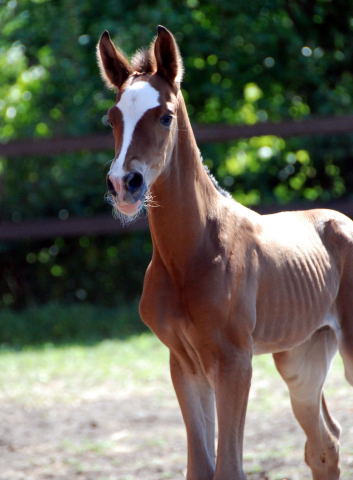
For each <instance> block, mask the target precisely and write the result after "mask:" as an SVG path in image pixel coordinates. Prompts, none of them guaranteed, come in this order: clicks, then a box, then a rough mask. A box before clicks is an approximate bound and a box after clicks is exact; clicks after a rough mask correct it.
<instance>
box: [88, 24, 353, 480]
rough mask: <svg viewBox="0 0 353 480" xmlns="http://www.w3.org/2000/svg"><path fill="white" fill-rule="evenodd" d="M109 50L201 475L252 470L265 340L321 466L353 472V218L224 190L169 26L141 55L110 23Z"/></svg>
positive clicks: (102, 60)
mask: <svg viewBox="0 0 353 480" xmlns="http://www.w3.org/2000/svg"><path fill="white" fill-rule="evenodd" d="M97 52H98V61H99V65H100V68H101V72H102V76H103V78H104V80H105V81H106V83H107V85H108V86H110V87H114V88H116V89H117V91H118V93H117V99H116V104H115V105H114V106H113V107H112V108H111V109H110V110H109V121H110V123H111V126H112V128H113V133H114V138H115V151H116V153H115V158H114V160H113V162H112V165H111V168H110V171H109V173H108V177H107V183H108V189H109V192H110V197H111V200H112V203H113V205H114V208H115V210H116V211H117V212H120V214H121V215H122V216H123V217H124V218H125V219H129V218H132V217H134V216H135V215H136V214H137V213H138V212H139V210H140V209H141V207H142V205H143V203H144V202H145V201H146V198H148V199H149V200H148V201H147V203H148V202H151V201H153V202H155V205H156V208H150V209H149V210H148V219H149V225H150V230H151V236H152V242H153V256H152V261H151V263H150V265H149V267H148V269H147V272H146V277H145V282H144V288H143V294H142V298H141V304H140V313H141V317H142V319H143V321H144V322H145V323H146V324H147V325H148V326H149V327H150V328H151V329H152V330H153V331H154V332H155V333H156V335H157V336H158V337H159V338H160V339H161V341H162V342H163V343H165V344H166V345H167V346H168V348H169V350H170V369H171V376H172V381H173V384H174V388H175V391H176V394H177V397H178V400H179V403H180V407H181V411H182V414H183V418H184V421H185V426H186V431H187V441H188V467H187V479H188V480H244V479H245V478H246V477H245V474H244V471H243V466H242V457H243V429H244V420H245V412H246V406H247V401H248V392H249V387H250V382H251V360H252V356H253V355H254V354H260V353H272V354H273V356H274V359H275V363H276V366H277V369H278V371H279V373H280V374H281V376H282V377H283V379H284V380H285V382H286V383H287V385H288V388H289V393H290V398H291V402H292V406H293V411H294V414H295V416H296V418H297V420H298V422H299V423H300V425H301V426H302V428H303V429H304V432H305V434H306V436H307V442H306V447H305V460H306V462H307V464H308V465H309V467H310V468H311V471H312V477H313V479H314V480H337V479H339V475H340V470H339V456H338V447H339V443H338V438H339V433H340V429H339V427H338V425H337V423H336V422H335V421H334V420H333V419H332V418H331V416H330V414H329V412H328V410H327V406H326V403H325V398H324V395H323V392H322V388H323V384H324V381H325V377H326V373H327V370H328V368H329V366H330V363H331V359H332V357H333V355H334V354H335V352H336V350H337V347H338V348H339V351H340V353H341V355H342V358H343V362H344V367H345V374H346V378H347V380H348V381H349V382H350V383H351V384H353V311H352V298H351V296H352V293H353V225H352V222H351V220H349V219H348V218H347V217H345V216H343V215H341V214H339V213H338V212H334V211H329V210H308V211H303V212H282V213H278V214H275V215H264V216H261V215H258V214H257V213H255V212H253V211H251V210H249V209H247V208H245V207H243V206H242V205H240V204H238V203H237V202H235V201H234V200H232V199H231V198H230V197H229V196H225V195H222V194H221V193H220V192H219V190H218V189H217V188H216V186H215V182H213V181H212V179H211V178H210V176H209V175H208V174H207V172H206V170H205V168H204V166H203V164H202V161H201V158H200V154H199V150H198V148H197V145H196V142H195V138H194V135H193V132H192V129H191V126H190V123H189V119H188V115H187V111H186V108H185V103H184V100H183V97H182V94H181V91H180V82H181V79H182V74H183V67H182V61H181V57H180V54H179V50H178V47H177V44H176V42H175V39H174V37H173V35H172V34H171V33H170V32H169V31H168V30H167V29H166V28H164V27H158V35H157V37H156V38H155V40H154V41H153V42H152V45H151V48H150V50H149V51H146V52H139V53H137V55H135V56H134V57H133V59H132V61H131V63H130V62H129V61H128V60H127V59H126V58H125V57H124V55H123V54H122V53H121V52H120V51H119V50H118V49H116V47H115V46H114V44H113V43H112V42H111V40H110V38H109V34H108V33H107V32H105V33H103V35H102V37H101V39H100V41H99V44H98V48H97ZM147 192H148V193H147ZM146 195H147V196H146ZM214 401H215V404H216V411H217V418H218V432H219V433H218V445H217V456H216V454H215V445H214V443H215V408H214Z"/></svg>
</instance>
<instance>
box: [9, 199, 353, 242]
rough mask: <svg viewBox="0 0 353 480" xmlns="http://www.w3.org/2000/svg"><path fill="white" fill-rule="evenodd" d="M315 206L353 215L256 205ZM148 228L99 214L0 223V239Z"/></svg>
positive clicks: (349, 209) (267, 210)
mask: <svg viewBox="0 0 353 480" xmlns="http://www.w3.org/2000/svg"><path fill="white" fill-rule="evenodd" d="M311 208H331V209H334V210H338V211H340V212H342V213H344V214H345V215H347V216H348V217H351V218H353V202H349V201H334V202H328V203H319V202H315V203H291V204H288V205H271V206H265V207H261V206H260V207H255V208H254V210H255V211H257V212H258V213H261V214H271V213H276V212H279V211H281V210H292V211H293V210H305V209H311ZM146 229H147V218H146V217H145V216H141V218H139V219H137V220H135V221H134V222H132V223H129V224H127V225H125V226H123V225H121V223H120V222H119V221H118V220H115V219H114V218H113V217H112V215H109V214H106V215H97V216H95V217H71V218H70V217H69V218H68V219H66V220H60V219H59V218H44V219H37V220H23V221H21V222H9V221H8V222H0V241H14V240H43V239H47V238H54V237H77V236H81V235H117V234H122V233H128V232H135V231H141V230H146Z"/></svg>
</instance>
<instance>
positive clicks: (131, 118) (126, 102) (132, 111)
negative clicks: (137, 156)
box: [110, 81, 160, 178]
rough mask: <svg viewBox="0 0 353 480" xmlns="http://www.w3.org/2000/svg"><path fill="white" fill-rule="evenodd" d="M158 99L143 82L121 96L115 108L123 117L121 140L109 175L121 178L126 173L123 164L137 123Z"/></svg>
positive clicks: (154, 91) (156, 93) (151, 89)
mask: <svg viewBox="0 0 353 480" xmlns="http://www.w3.org/2000/svg"><path fill="white" fill-rule="evenodd" d="M158 98H159V92H158V90H156V89H155V88H154V87H152V86H151V85H150V84H149V83H148V82H145V81H139V82H135V83H133V84H132V85H130V86H129V87H127V89H126V90H125V91H124V92H123V94H122V95H121V97H120V100H119V102H118V103H117V104H116V107H117V108H118V109H119V110H120V111H121V114H122V117H123V139H122V144H121V149H120V153H119V156H118V158H116V159H115V161H114V162H113V165H112V167H111V170H110V174H111V175H113V176H115V177H119V178H121V177H122V176H123V175H124V174H125V173H126V172H125V171H124V168H123V164H124V161H125V157H126V153H127V151H128V148H129V146H130V144H131V140H132V136H133V133H134V130H135V127H136V125H137V122H138V121H139V120H140V119H141V118H142V117H143V115H144V114H145V113H146V112H147V111H148V110H150V109H151V108H155V107H158V106H159V105H160V103H159V101H158Z"/></svg>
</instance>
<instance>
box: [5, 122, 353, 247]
mask: <svg viewBox="0 0 353 480" xmlns="http://www.w3.org/2000/svg"><path fill="white" fill-rule="evenodd" d="M194 132H195V135H196V139H197V141H198V143H208V142H210V143H211V142H226V141H231V140H236V139H240V138H250V137H254V136H261V135H276V136H280V137H290V136H308V135H310V136H313V135H327V134H335V135H338V134H347V133H353V115H345V116H338V117H325V118H312V119H306V120H298V121H284V122H280V123H272V122H264V123H258V124H255V125H219V124H217V125H195V126H194ZM108 149H113V138H112V135H111V134H110V133H109V134H98V135H85V136H80V137H63V138H48V139H23V140H13V141H9V142H7V143H1V142H0V156H6V157H16V156H27V155H37V156H47V155H48V156H52V155H58V154H64V153H72V152H78V151H100V150H108ZM283 208H285V209H286V210H303V209H305V208H333V209H335V210H339V211H341V212H342V213H345V214H346V215H348V216H350V217H352V218H353V203H352V202H347V201H337V202H330V203H328V204H323V203H310V204H304V203H300V204H290V205H286V206H285V207H281V206H279V205H276V206H272V207H264V208H255V210H257V211H258V212H259V213H275V212H277V211H279V210H282V209H283ZM146 228H147V220H146V218H141V219H139V220H138V221H135V222H134V223H131V224H128V225H127V226H125V227H123V226H122V225H121V224H120V223H119V222H118V221H115V220H114V219H113V218H112V216H111V215H108V214H107V215H98V216H95V217H91V218H88V217H71V218H70V217H69V218H68V219H66V220H60V219H58V218H45V219H36V220H25V221H21V222H10V221H7V222H0V240H1V241H14V240H28V239H31V240H39V239H45V238H53V237H56V236H62V237H73V236H80V235H107V234H113V235H114V234H120V233H122V232H131V231H136V230H143V229H146Z"/></svg>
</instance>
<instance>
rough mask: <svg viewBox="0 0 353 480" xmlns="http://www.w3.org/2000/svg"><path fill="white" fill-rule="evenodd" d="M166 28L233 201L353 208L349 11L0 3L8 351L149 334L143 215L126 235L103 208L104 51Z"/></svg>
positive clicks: (96, 1)
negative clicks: (140, 308)
mask: <svg viewBox="0 0 353 480" xmlns="http://www.w3.org/2000/svg"><path fill="white" fill-rule="evenodd" d="M159 23H161V24H163V25H165V26H167V27H168V28H169V29H170V30H171V31H172V32H173V33H174V34H175V36H176V38H177V41H178V43H179V46H180V49H181V53H182V56H183V58H184V64H185V78H184V82H183V92H184V95H185V98H186V103H187V105H188V109H189V114H190V117H191V120H192V122H193V124H195V126H196V127H195V130H196V133H198V134H199V138H200V141H202V143H200V148H201V152H202V155H203V158H204V161H205V163H206V164H207V165H208V166H209V167H210V169H211V170H212V172H213V173H214V175H215V176H216V177H217V179H218V180H219V182H220V183H221V185H222V186H223V187H224V188H226V189H227V190H228V191H230V192H231V193H232V195H233V196H234V198H235V199H237V200H239V201H240V202H242V203H244V204H246V205H248V206H251V207H254V208H257V209H258V210H259V211H275V210H276V209H280V208H281V209H284V208H294V207H297V206H299V207H300V206H308V205H309V206H310V205H311V206H313V207H315V206H317V205H327V206H331V205H332V206H334V207H335V208H336V207H337V208H339V209H341V210H342V211H344V212H346V213H348V214H350V212H351V211H352V210H351V207H350V205H351V200H352V197H353V194H352V192H353V168H352V158H353V135H352V132H353V120H352V118H353V117H352V116H351V114H352V94H353V75H352V74H353V41H352V40H353V38H352V37H353V3H352V2H349V1H347V0H346V1H344V0H335V1H334V2H333V1H330V0H310V1H309V0H290V1H285V0H252V1H251V2H242V1H239V0H222V1H217V0H212V1H208V0H204V1H202V2H201V1H199V0H187V1H183V2H181V1H179V0H178V1H176V0H163V1H162V0H160V1H154V2H152V1H148V0H145V1H143V2H141V1H134V0H124V1H122V0H105V1H103V2H102V1H101V0H80V1H77V2H73V1H71V0H56V1H55V0H8V1H7V0H0V31H1V36H0V266H1V276H0V308H1V310H0V311H1V313H0V343H1V344H5V345H22V344H33V343H34V344H35V343H42V342H48V341H52V342H67V341H71V340H77V339H82V338H83V339H85V340H90V339H100V338H109V337H114V336H124V335H128V334H130V333H133V332H135V331H139V330H141V329H142V328H143V327H142V325H141V324H140V321H139V319H138V315H137V301H138V297H139V294H140V292H141V286H142V281H143V275H144V271H145V268H146V266H147V264H148V261H149V259H150V256H151V243H150V240H149V234H148V231H147V230H146V228H145V227H144V225H145V221H143V220H142V221H141V222H140V223H138V224H137V225H135V226H132V230H128V229H125V230H122V229H121V228H120V226H119V225H118V224H117V222H114V221H113V220H112V219H111V214H110V207H109V206H108V205H107V204H106V203H105V201H104V194H105V175H106V172H107V169H108V165H109V163H110V161H111V159H112V157H113V140H112V138H111V137H110V135H111V132H110V130H109V128H107V126H106V122H105V113H106V111H107V109H108V108H109V107H110V106H111V105H112V104H113V101H114V94H113V93H112V92H110V91H108V90H106V89H105V87H104V86H103V83H102V81H101V79H100V76H99V72H98V69H97V66H96V58H95V45H96V43H97V40H98V38H99V36H100V34H101V33H102V32H103V31H104V30H105V29H108V30H109V31H110V34H111V36H112V38H113V39H114V41H115V42H116V44H117V45H119V47H120V48H121V49H122V50H123V51H124V52H125V53H126V54H127V55H132V54H133V53H134V51H135V50H136V49H137V48H139V47H142V46H147V45H149V43H150V42H151V40H152V38H153V36H154V35H155V32H156V25H158V24H159ZM283 122H284V123H283ZM292 122H295V123H292ZM320 122H324V123H320ZM273 123H279V128H277V129H276V128H274V127H273V125H272V124H273ZM205 125H209V129H208V130H207V131H206V130H205V129H204V130H203V127H202V126H205ZM225 125H234V129H233V130H232V131H231V132H233V133H231V134H230V135H228V137H227V141H223V142H221V141H220V140H222V139H224V136H223V137H222V131H225V127H224V126H225ZM242 125H248V126H252V127H251V128H249V129H247V130H244V129H243V130H242V128H239V129H238V130H237V126H242ZM293 125H294V127H293ZM259 126H260V130H256V128H258V127H259ZM298 126H299V130H298ZM261 128H262V130H261ZM212 129H214V130H212ZM202 132H204V135H203V136H202V138H201V133H202ZM205 132H206V133H207V132H209V134H206V133H205ZM210 132H211V133H210ZM212 132H213V134H212ZM214 132H216V133H214ZM217 132H218V133H217ZM237 132H238V133H237ZM266 132H267V133H266ZM259 133H260V134H261V135H259ZM270 133H271V134H270ZM212 135H213V136H212ZM230 138H232V139H230ZM211 140H213V141H211Z"/></svg>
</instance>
